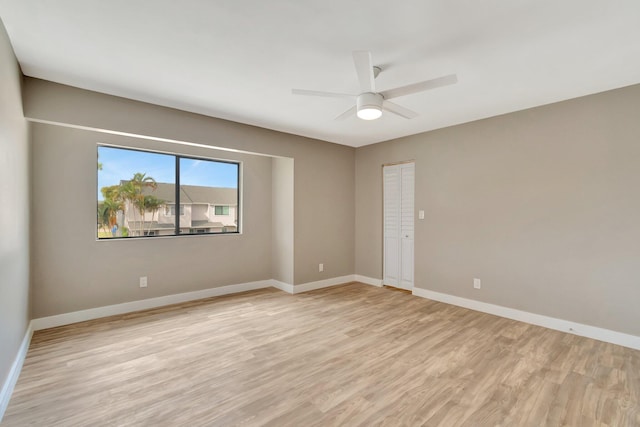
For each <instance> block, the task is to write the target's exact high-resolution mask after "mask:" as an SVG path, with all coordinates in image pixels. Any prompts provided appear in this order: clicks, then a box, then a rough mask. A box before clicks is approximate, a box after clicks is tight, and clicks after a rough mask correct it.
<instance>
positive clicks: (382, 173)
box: [380, 159, 416, 289]
mask: <svg viewBox="0 0 640 427" xmlns="http://www.w3.org/2000/svg"><path fill="white" fill-rule="evenodd" d="M408 163H413V168H414V169H413V170H414V178H413V179H414V189H413V201H414V212H413V217H414V220H413V221H414V222H413V225H414V233H413V250H412V253H413V259H412V260H411V262H412V264H413V265H412V268H413V280H412V289H413V288H415V287H416V280H415V279H416V275H415V267H416V265H415V258H416V257H415V244H416V242H415V224H416V221H415V196H416V191H415V170H416V169H415V168H416V161H415V159H409V160H401V161H397V162H389V163H383V164H382V165H380V177H381V180H380V193H381V194H382V197H381V206H380V209H381V210H382V221H381V223H380V226H381V227H380V228H381V232H382V253H381V261H382V279H381V280H380V283H381V285H382V286H392V287H394V286H393V285H385V283H384V279H385V250H384V248H385V242H384V218H385V217H384V168H385V167H387V166H397V165H404V164H408ZM397 288H398V289H404V288H401V287H399V286H398V287H397Z"/></svg>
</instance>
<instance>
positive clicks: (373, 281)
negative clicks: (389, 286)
mask: <svg viewBox="0 0 640 427" xmlns="http://www.w3.org/2000/svg"><path fill="white" fill-rule="evenodd" d="M354 276H355V277H354V280H355V281H356V282H360V283H364V284H366V285H371V286H377V287H379V288H381V287H382V279H373V278H371V277H367V276H361V275H359V274H356V275H354Z"/></svg>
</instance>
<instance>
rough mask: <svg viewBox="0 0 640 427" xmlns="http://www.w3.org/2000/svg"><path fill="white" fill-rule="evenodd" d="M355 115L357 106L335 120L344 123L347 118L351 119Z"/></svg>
mask: <svg viewBox="0 0 640 427" xmlns="http://www.w3.org/2000/svg"><path fill="white" fill-rule="evenodd" d="M355 114H356V106H355V105H354V106H353V107H351V108H349V109H348V110H347V111H345V112H344V113H342V114H340V115H339V116H338V117H336V118H335V119H334V120H338V121H342V120H344V119H347V118H349V117H351V116H353V115H355Z"/></svg>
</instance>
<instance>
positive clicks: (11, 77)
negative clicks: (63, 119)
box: [0, 20, 29, 389]
mask: <svg viewBox="0 0 640 427" xmlns="http://www.w3.org/2000/svg"><path fill="white" fill-rule="evenodd" d="M21 79H22V74H21V73H20V69H19V67H18V63H17V62H16V59H15V56H14V55H13V49H12V48H11V45H10V43H9V38H8V37H7V33H6V32H5V29H4V25H3V24H2V21H1V20H0V198H1V200H2V206H3V208H2V209H1V211H0V236H1V237H0V389H1V388H2V386H3V385H4V383H5V380H6V379H7V375H8V374H9V371H10V369H11V365H12V364H13V361H14V360H15V358H16V355H17V353H18V349H19V347H20V343H21V342H22V339H23V338H24V335H25V332H26V331H27V327H28V324H29V176H28V174H29V168H28V163H29V135H28V126H27V122H26V121H25V120H24V118H23V117H22V100H21V94H20V85H21Z"/></svg>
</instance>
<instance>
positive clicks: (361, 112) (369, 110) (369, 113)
mask: <svg viewBox="0 0 640 427" xmlns="http://www.w3.org/2000/svg"><path fill="white" fill-rule="evenodd" d="M383 101H384V98H383V97H382V95H380V94H379V93H371V92H365V93H362V94H360V95H358V99H357V101H356V105H357V115H358V117H360V118H361V119H365V120H373V119H377V118H378V117H380V115H382V102H383Z"/></svg>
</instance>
